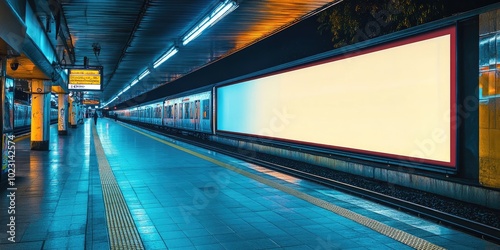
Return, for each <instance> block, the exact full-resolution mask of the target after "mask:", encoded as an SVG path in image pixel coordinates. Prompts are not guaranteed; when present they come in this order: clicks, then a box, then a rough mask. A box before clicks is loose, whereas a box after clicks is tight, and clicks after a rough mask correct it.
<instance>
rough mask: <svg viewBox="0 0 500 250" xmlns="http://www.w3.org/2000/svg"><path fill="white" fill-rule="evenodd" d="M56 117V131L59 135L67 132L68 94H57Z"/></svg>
mask: <svg viewBox="0 0 500 250" xmlns="http://www.w3.org/2000/svg"><path fill="white" fill-rule="evenodd" d="M57 99H58V105H57V106H58V118H57V133H58V134H60V135H67V134H68V95H67V94H59V96H58V98H57Z"/></svg>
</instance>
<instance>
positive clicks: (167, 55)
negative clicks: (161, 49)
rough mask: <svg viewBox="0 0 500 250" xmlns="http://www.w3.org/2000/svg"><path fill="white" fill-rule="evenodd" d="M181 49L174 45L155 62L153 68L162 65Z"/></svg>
mask: <svg viewBox="0 0 500 250" xmlns="http://www.w3.org/2000/svg"><path fill="white" fill-rule="evenodd" d="M177 51H179V50H178V49H177V48H176V47H172V48H171V49H170V50H169V51H168V52H167V53H165V54H163V56H161V57H160V58H159V59H158V60H156V62H154V63H153V68H155V69H156V67H158V66H160V65H161V64H162V63H163V62H165V61H166V60H168V59H169V58H170V57H172V56H173V55H175V54H176V53H177Z"/></svg>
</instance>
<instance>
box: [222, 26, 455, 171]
mask: <svg viewBox="0 0 500 250" xmlns="http://www.w3.org/2000/svg"><path fill="white" fill-rule="evenodd" d="M455 84H456V83H455V27H450V28H446V29H441V30H437V31H433V32H430V33H426V34H422V35H419V36H415V37H410V38H406V39H403V40H399V41H395V42H391V43H388V44H383V45H380V46H376V47H372V48H368V49H365V50H362V51H358V52H357V53H353V54H351V55H349V56H337V57H334V58H330V59H328V60H324V61H321V62H316V63H313V64H310V65H306V66H300V67H296V68H292V69H287V70H285V71H280V72H276V73H273V74H271V75H265V76H262V77H258V78H253V79H249V80H246V81H243V82H236V83H233V84H230V85H225V86H222V87H219V88H217V130H218V131H221V132H230V133H238V134H245V135H253V136H261V137H269V138H275V139H280V140H285V141H292V142H297V143H304V144H308V145H315V146H321V147H328V148H334V149H340V150H347V151H352V152H357V153H362V154H372V155H377V156H383V157H390V158H396V159H401V160H409V161H416V162H423V163H428V164H437V165H442V166H447V167H455V141H456V140H455V131H454V129H453V128H454V127H455V126H454V125H453V124H452V122H453V120H452V119H451V117H452V115H453V114H454V113H455V110H454V109H452V107H453V106H454V105H453V104H454V102H455Z"/></svg>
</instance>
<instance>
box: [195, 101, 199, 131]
mask: <svg viewBox="0 0 500 250" xmlns="http://www.w3.org/2000/svg"><path fill="white" fill-rule="evenodd" d="M194 130H200V100H196V101H194Z"/></svg>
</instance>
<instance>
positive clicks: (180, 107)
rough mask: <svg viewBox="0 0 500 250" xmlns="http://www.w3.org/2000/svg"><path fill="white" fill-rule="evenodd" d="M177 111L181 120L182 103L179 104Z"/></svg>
mask: <svg viewBox="0 0 500 250" xmlns="http://www.w3.org/2000/svg"><path fill="white" fill-rule="evenodd" d="M178 108H179V110H177V112H178V113H177V114H179V119H182V117H183V113H182V103H179V107H178Z"/></svg>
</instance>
